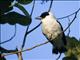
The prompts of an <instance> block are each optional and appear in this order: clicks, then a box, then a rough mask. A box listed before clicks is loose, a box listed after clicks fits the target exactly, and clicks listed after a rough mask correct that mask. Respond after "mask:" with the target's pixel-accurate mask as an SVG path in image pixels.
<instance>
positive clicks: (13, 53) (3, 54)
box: [2, 41, 48, 57]
mask: <svg viewBox="0 0 80 60" xmlns="http://www.w3.org/2000/svg"><path fill="white" fill-rule="evenodd" d="M47 43H48V41H46V42H44V43H41V44H38V45H35V46H33V47H31V48H28V49H25V50H23V51H16V52H12V53H9V54H2V57H3V56H8V55H12V54H17V53H20V52H25V51H30V50H32V49H34V48H36V47H39V46H42V45H44V44H47Z"/></svg>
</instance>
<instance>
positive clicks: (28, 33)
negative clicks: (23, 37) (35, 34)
mask: <svg viewBox="0 0 80 60" xmlns="http://www.w3.org/2000/svg"><path fill="white" fill-rule="evenodd" d="M40 25H41V22H40V23H39V24H38V25H37V26H35V27H34V28H32V29H31V30H30V31H28V32H27V34H29V33H31V32H32V31H34V30H35V29H37V28H38V27H39V26H40Z"/></svg>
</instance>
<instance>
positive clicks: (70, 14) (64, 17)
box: [57, 8, 80, 20]
mask: <svg viewBox="0 0 80 60" xmlns="http://www.w3.org/2000/svg"><path fill="white" fill-rule="evenodd" d="M78 11H80V8H79V9H78V10H77V11H75V12H74V13H72V14H69V15H67V16H64V17H60V18H57V19H58V20H60V19H64V18H67V17H69V16H72V15H74V14H75V13H76V12H78Z"/></svg>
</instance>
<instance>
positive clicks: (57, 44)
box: [36, 12, 67, 54]
mask: <svg viewBox="0 0 80 60" xmlns="http://www.w3.org/2000/svg"><path fill="white" fill-rule="evenodd" d="M36 19H39V20H41V22H42V33H43V34H44V35H45V37H46V38H47V39H48V40H49V42H50V43H51V44H52V46H53V50H52V53H54V54H58V53H64V52H66V51H67V49H66V47H65V46H66V45H67V41H66V38H65V34H64V32H63V28H62V26H61V24H60V23H59V22H58V21H57V19H56V18H55V16H53V14H52V13H51V12H44V13H42V14H41V15H40V16H39V17H36Z"/></svg>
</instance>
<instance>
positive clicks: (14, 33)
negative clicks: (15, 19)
mask: <svg viewBox="0 0 80 60" xmlns="http://www.w3.org/2000/svg"><path fill="white" fill-rule="evenodd" d="M0 36H1V35H0ZM15 36H16V25H15V32H14V35H13V36H12V37H11V38H10V39H8V40H6V41H3V42H0V44H4V43H7V42H10V41H11V40H12V39H13V38H14V37H15Z"/></svg>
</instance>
